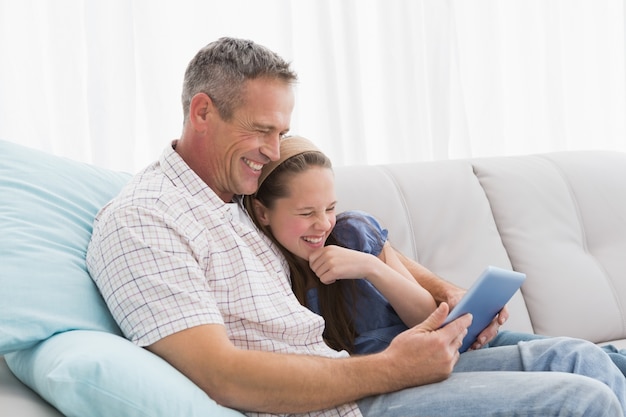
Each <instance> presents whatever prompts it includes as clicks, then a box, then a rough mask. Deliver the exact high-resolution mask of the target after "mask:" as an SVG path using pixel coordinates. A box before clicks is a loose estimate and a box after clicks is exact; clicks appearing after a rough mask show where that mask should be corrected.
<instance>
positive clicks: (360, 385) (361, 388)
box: [148, 304, 471, 413]
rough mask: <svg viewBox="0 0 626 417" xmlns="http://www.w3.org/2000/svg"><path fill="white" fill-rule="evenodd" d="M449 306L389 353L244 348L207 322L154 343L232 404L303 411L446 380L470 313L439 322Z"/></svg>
mask: <svg viewBox="0 0 626 417" xmlns="http://www.w3.org/2000/svg"><path fill="white" fill-rule="evenodd" d="M447 314H448V306H447V305H446V304H442V305H441V306H440V307H439V308H438V309H437V310H436V311H435V312H434V313H433V314H432V315H431V316H430V317H429V318H428V319H427V320H425V321H424V322H423V323H422V324H420V325H419V326H416V327H414V328H412V329H409V330H408V331H406V332H404V333H402V334H400V335H399V336H398V337H396V338H395V339H394V341H393V342H392V343H391V345H390V346H389V347H388V348H387V349H386V350H385V351H383V352H381V353H378V354H374V355H366V356H356V357H349V358H341V359H331V358H324V357H318V356H307V355H291V354H279V353H270V352H260V351H249V350H242V349H238V348H236V347H235V346H233V344H232V343H231V342H230V341H229V339H228V336H227V334H226V331H225V329H224V327H223V326H221V325H202V326H197V327H193V328H190V329H187V330H183V331H181V332H178V333H175V334H172V335H170V336H167V337H165V338H164V339H161V340H159V341H158V342H156V343H154V344H152V345H150V346H148V349H149V350H150V351H152V352H154V353H155V354H157V355H159V356H161V357H162V358H164V359H165V360H166V361H168V362H169V363H170V364H172V365H173V366H174V367H176V368H177V369H178V370H180V371H181V372H182V373H183V374H185V375H186V376H187V377H188V378H190V379H191V380H192V381H193V382H195V383H196V384H197V385H198V386H200V388H202V389H203V390H204V391H205V392H206V393H207V394H208V395H209V396H210V397H211V398H212V399H214V400H215V401H217V402H218V403H219V404H222V405H224V406H227V407H231V408H235V409H239V410H254V411H260V412H270V413H299V412H307V411H313V410H320V409H325V408H329V407H335V406H338V405H341V404H345V403H349V402H353V401H356V400H358V399H361V398H364V397H367V396H370V395H375V394H380V393H386V392H392V391H396V390H399V389H402V388H406V387H410V386H417V385H423V384H428V383H433V382H438V381H442V380H444V379H446V378H447V377H448V376H449V374H450V372H452V368H453V367H454V365H455V364H456V361H457V360H458V351H457V350H458V348H459V346H460V345H461V341H462V340H463V336H464V335H465V333H466V332H467V327H468V326H469V325H470V323H471V317H470V316H468V315H466V316H463V317H461V318H459V319H458V320H456V321H454V322H452V323H450V324H449V325H447V326H446V327H444V328H442V329H439V330H436V329H438V328H439V326H440V325H441V323H442V322H443V320H444V319H445V317H446V315H447Z"/></svg>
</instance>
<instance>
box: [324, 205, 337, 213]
mask: <svg viewBox="0 0 626 417" xmlns="http://www.w3.org/2000/svg"><path fill="white" fill-rule="evenodd" d="M326 211H327V212H329V213H332V212H334V211H335V206H332V207H328V208H327V209H326Z"/></svg>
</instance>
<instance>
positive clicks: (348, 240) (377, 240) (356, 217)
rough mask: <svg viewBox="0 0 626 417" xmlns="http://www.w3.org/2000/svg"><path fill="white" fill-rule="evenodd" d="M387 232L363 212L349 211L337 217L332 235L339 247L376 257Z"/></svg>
mask: <svg viewBox="0 0 626 417" xmlns="http://www.w3.org/2000/svg"><path fill="white" fill-rule="evenodd" d="M388 234H389V232H388V231H387V229H384V228H383V227H382V226H381V224H380V223H379V222H378V220H376V218H375V217H374V216H372V215H371V214H369V213H366V212H364V211H359V210H350V211H344V212H343V213H340V214H338V215H337V223H336V224H335V228H334V229H333V235H334V236H335V239H337V242H338V243H339V244H340V245H341V246H345V247H346V248H349V249H353V250H358V251H360V252H365V253H369V254H372V255H375V256H378V255H379V254H380V252H381V251H382V250H383V245H384V244H385V242H386V241H387V236H388Z"/></svg>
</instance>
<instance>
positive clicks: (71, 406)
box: [6, 330, 242, 417]
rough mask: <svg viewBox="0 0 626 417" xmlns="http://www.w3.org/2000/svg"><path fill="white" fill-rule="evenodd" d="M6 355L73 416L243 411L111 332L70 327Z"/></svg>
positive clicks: (220, 415)
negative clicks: (219, 400)
mask: <svg viewBox="0 0 626 417" xmlns="http://www.w3.org/2000/svg"><path fill="white" fill-rule="evenodd" d="M6 361H7V364H8V365H9V368H10V369H11V370H12V371H13V372H14V373H15V374H16V375H17V376H18V378H19V379H20V380H21V381H22V382H24V383H25V384H26V385H28V386H29V387H31V388H32V389H33V390H35V391H36V392H38V393H39V395H41V396H42V397H43V398H44V399H46V400H47V401H48V402H50V403H51V404H52V405H54V406H55V407H56V408H57V409H58V410H59V411H61V412H62V413H63V414H64V415H66V416H68V417H113V416H114V417H135V416H136V417H161V416H162V417H176V416H181V417H182V416H184V417H196V416H197V417H200V416H204V417H209V416H210V417H242V414H240V413H239V412H236V411H234V410H231V409H229V408H226V407H222V406H220V405H218V404H217V403H216V402H215V401H213V400H212V399H211V398H209V397H208V396H207V395H206V394H205V393H204V391H202V390H201V389H200V388H199V387H198V386H197V385H195V384H194V383H193V382H191V381H190V380H189V379H187V377H185V376H184V375H183V374H181V373H180V372H178V371H177V370H176V369H175V368H174V367H172V366H170V365H169V364H168V363H167V362H165V361H164V360H163V359H161V358H159V357H158V356H156V355H154V354H152V353H150V352H148V351H147V350H145V349H142V348H140V347H138V346H135V345H134V344H132V343H131V342H129V341H128V340H126V339H124V338H122V337H119V336H116V335H113V334H110V333H103V332H94V331H84V330H77V331H70V332H65V333H62V334H59V335H56V336H53V337H51V338H50V339H48V340H46V341H45V342H43V343H41V344H39V345H37V346H35V347H32V348H30V349H26V350H22V351H17V352H13V353H9V354H7V355H6Z"/></svg>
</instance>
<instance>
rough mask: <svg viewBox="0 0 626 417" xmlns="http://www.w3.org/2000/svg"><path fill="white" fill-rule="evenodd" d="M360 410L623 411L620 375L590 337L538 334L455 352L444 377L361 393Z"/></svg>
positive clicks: (388, 415)
mask: <svg viewBox="0 0 626 417" xmlns="http://www.w3.org/2000/svg"><path fill="white" fill-rule="evenodd" d="M359 408H360V409H361V411H362V413H363V415H364V416H366V417H369V416H385V417H409V416H431V417H435V416H446V417H454V416H477V417H486V416H487V417H488V416H494V417H495V416H542V417H550V416H569V417H572V416H605V417H615V416H623V415H624V411H623V410H624V409H626V379H625V378H624V376H623V375H622V373H621V372H620V371H619V369H617V367H616V366H615V365H614V364H613V363H612V362H611V360H610V359H609V357H608V356H607V355H606V353H605V352H603V351H602V350H601V349H600V348H598V347H597V346H595V345H594V344H593V343H590V342H585V341H583V340H578V339H569V338H546V339H538V340H534V341H530V342H521V343H519V344H517V345H511V346H503V347H494V348H489V349H480V350H477V351H469V352H466V353H463V354H462V355H461V358H460V359H459V362H458V363H457V365H456V367H455V369H454V372H453V373H452V375H451V376H450V377H449V378H448V379H446V380H445V381H442V382H439V383H436V384H429V385H424V386H420V387H414V388H409V389H405V390H402V391H398V392H394V393H389V394H385V395H378V396H374V397H368V398H365V399H363V400H361V401H359Z"/></svg>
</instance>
